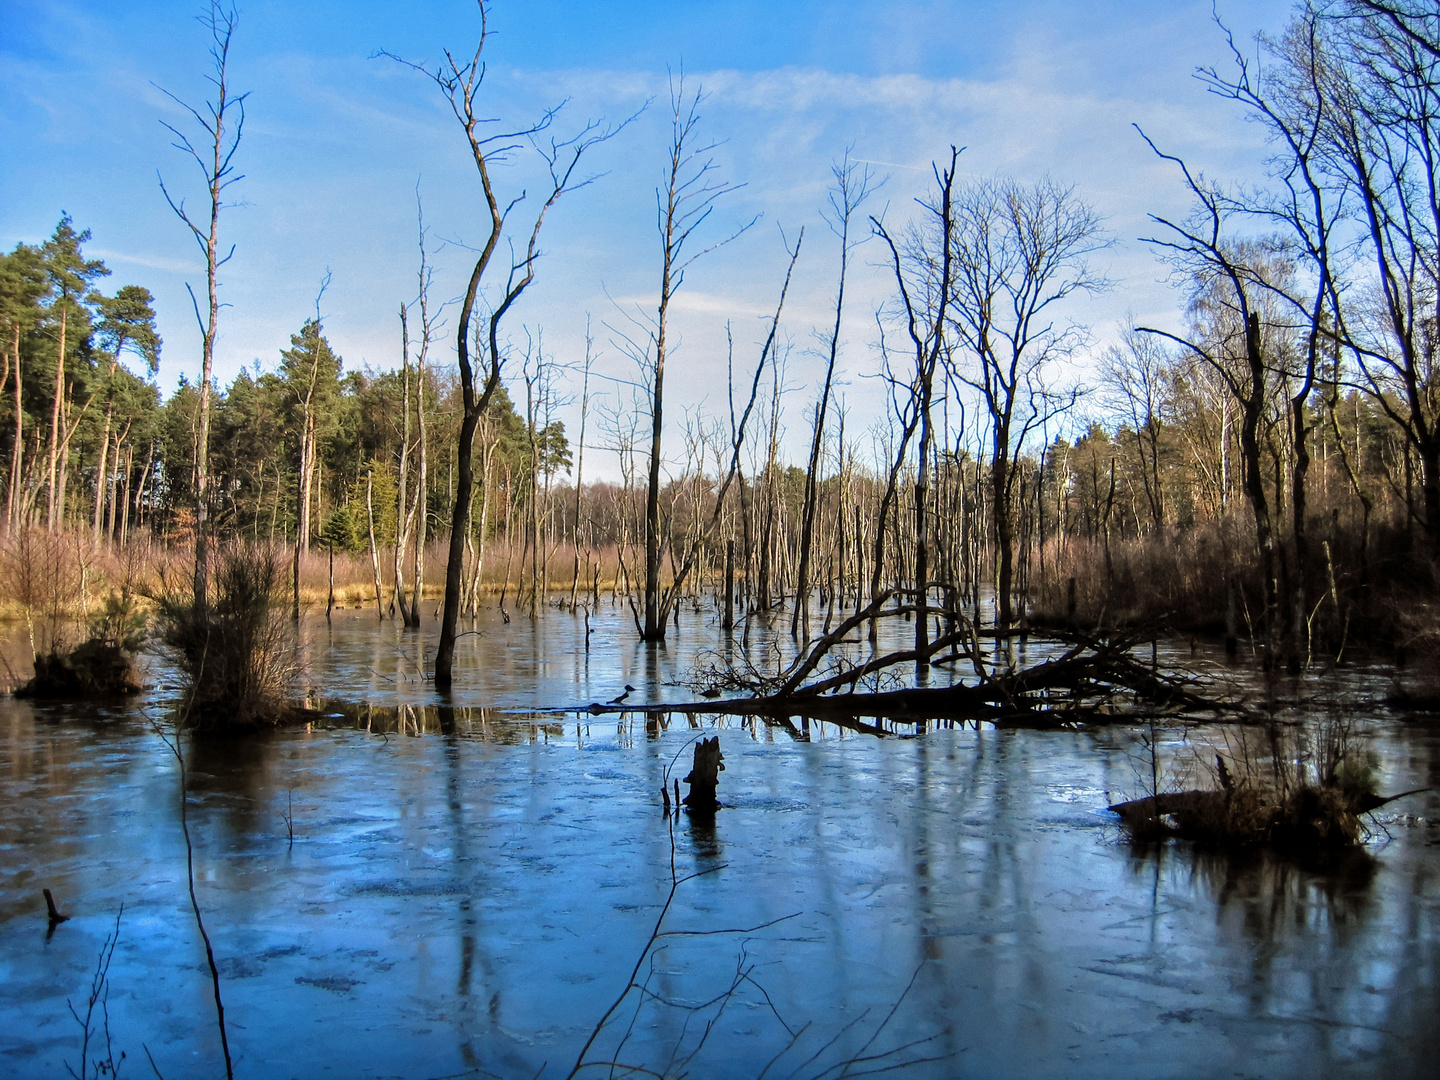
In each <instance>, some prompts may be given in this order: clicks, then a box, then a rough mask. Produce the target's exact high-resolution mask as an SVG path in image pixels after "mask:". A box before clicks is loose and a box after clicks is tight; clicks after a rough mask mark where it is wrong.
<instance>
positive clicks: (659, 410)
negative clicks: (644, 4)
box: [641, 73, 758, 641]
mask: <svg viewBox="0 0 1440 1080" xmlns="http://www.w3.org/2000/svg"><path fill="white" fill-rule="evenodd" d="M704 100H705V95H704V93H703V92H702V91H700V90H697V91H696V92H695V93H694V94H693V95H687V93H686V91H685V76H684V74H683V73H681V74H680V75H679V76H678V77H676V76H672V77H671V79H670V160H669V163H668V167H667V170H666V182H665V188H664V190H663V191H658V190H657V191H656V193H655V201H656V207H657V215H658V219H659V221H658V224H659V228H660V241H661V253H662V263H661V272H660V303H659V307H658V310H657V312H656V316H655V326H654V329H653V335H652V340H653V344H654V353H653V357H654V364H653V368H652V370H651V375H652V378H651V381H650V429H651V430H650V472H649V483H650V486H649V489H648V490H647V491H646V493H645V625H644V628H643V629H642V631H641V638H642V639H643V640H645V641H660V640H663V639H664V637H665V620H664V618H663V616H662V615H661V611H660V608H661V599H660V557H661V547H662V538H661V532H660V466H661V456H660V436H661V432H662V430H663V428H664V404H665V359H666V350H667V348H668V347H669V344H670V342H669V336H668V331H669V317H670V301H671V300H672V299H673V298H674V296H675V294H676V293H677V292H679V291H680V287H681V285H683V284H684V282H685V271H686V270H687V269H688V268H689V267H690V266H691V265H692V264H693V263H694V262H695V260H696V259H698V258H700V257H701V256H702V255H705V254H707V253H708V252H711V251H714V250H715V249H716V248H718V247H723V246H724V245H725V244H728V243H729V242H730V241H731V240H734V239H735V238H736V237H737V236H739V235H740V234H741V233H743V232H744V231H745V230H746V229H748V228H749V227H750V226H751V225H753V224H754V223H755V222H754V220H752V221H750V222H749V223H747V224H745V225H742V226H741V227H740V228H739V229H737V230H735V231H734V232H733V233H731V234H730V235H729V236H727V237H725V238H724V239H722V240H719V241H717V242H716V243H713V244H711V245H710V246H709V247H706V248H702V249H701V250H699V251H695V252H687V251H686V247H687V245H688V244H689V242H690V238H691V236H692V235H693V234H694V232H695V230H696V229H698V228H699V227H700V226H701V225H702V224H704V222H705V219H706V218H708V217H709V216H710V211H711V210H713V209H714V208H715V202H716V200H717V199H719V198H720V197H721V196H722V195H726V194H729V193H730V192H732V191H735V190H737V189H738V188H740V187H741V186H743V185H740V184H734V183H731V182H730V181H728V180H719V179H716V178H715V177H714V175H713V174H714V172H715V169H716V165H715V162H714V159H713V158H711V157H709V156H708V155H709V154H710V153H711V151H713V150H714V149H715V147H716V145H717V144H716V143H705V144H703V145H696V144H697V142H698V139H699V136H698V133H697V131H698V128H699V125H700V103H701V102H702V101H704ZM756 220H758V219H756Z"/></svg>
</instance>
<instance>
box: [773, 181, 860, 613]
mask: <svg viewBox="0 0 1440 1080" xmlns="http://www.w3.org/2000/svg"><path fill="white" fill-rule="evenodd" d="M831 173H832V174H833V175H834V177H835V183H834V184H833V185H832V186H831V188H830V199H829V201H830V214H829V216H828V223H829V225H830V230H831V231H832V232H833V233H835V235H836V236H837V237H839V239H840V281H839V283H838V284H837V285H836V287H835V322H834V324H833V325H832V326H831V328H830V334H829V336H828V337H827V338H825V339H824V341H823V346H824V349H825V379H824V381H823V382H822V383H821V384H820V400H819V401H818V402H817V403H816V405H815V428H814V432H813V433H812V436H811V440H810V462H809V467H808V468H807V470H806V472H805V503H804V507H803V509H802V511H801V522H800V569H799V571H798V574H797V578H796V581H797V584H796V603H795V610H794V612H793V613H792V614H791V618H790V634H791V636H792V637H793V636H794V635H795V634H796V632H797V630H798V628H799V625H800V623H801V622H805V623H806V624H807V625H806V628H805V633H806V634H807V635H808V634H809V632H810V629H809V626H808V623H809V614H810V547H811V543H812V541H813V536H814V531H815V508H816V505H817V504H818V502H819V490H820V451H821V448H822V447H823V446H824V439H825V418H826V414H827V413H828V411H829V408H830V391H831V387H832V385H833V384H834V381H835V361H836V359H837V358H838V356H839V355H840V322H841V319H842V318H843V316H844V314H845V274H846V271H847V270H848V269H849V266H850V253H851V251H853V250H854V249H855V247H856V246H858V244H859V243H863V242H864V241H863V240H861V241H855V240H852V239H851V238H850V219H851V218H852V217H853V216H854V215H855V212H856V211H857V210H859V209H860V207H861V206H862V205H863V204H864V202H865V200H866V199H867V198H868V197H869V195H870V192H871V190H872V189H873V187H874V186H875V183H874V177H873V176H872V174H871V172H870V169H869V167H868V166H867V167H865V168H861V167H860V166H859V165H858V163H856V162H853V161H851V160H850V156H849V155H848V154H847V155H846V156H845V159H844V160H843V161H842V162H841V163H840V164H838V165H835V166H833V167H832V169H831Z"/></svg>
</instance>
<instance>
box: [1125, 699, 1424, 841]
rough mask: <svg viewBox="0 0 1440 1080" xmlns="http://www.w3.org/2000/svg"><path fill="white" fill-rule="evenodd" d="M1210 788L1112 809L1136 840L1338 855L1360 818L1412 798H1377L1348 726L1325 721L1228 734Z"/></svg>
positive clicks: (1355, 835)
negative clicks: (1268, 847) (1335, 852)
mask: <svg viewBox="0 0 1440 1080" xmlns="http://www.w3.org/2000/svg"><path fill="white" fill-rule="evenodd" d="M1147 749H1148V751H1149V753H1150V755H1151V777H1152V780H1151V784H1152V786H1158V775H1159V770H1158V767H1157V763H1156V755H1157V754H1158V748H1157V747H1156V745H1155V739H1154V729H1153V728H1152V730H1151V736H1150V739H1149V741H1148V747H1147ZM1214 761H1215V764H1214V768H1213V770H1209V769H1208V768H1207V769H1206V770H1204V771H1209V772H1212V775H1213V777H1214V781H1215V785H1216V786H1214V787H1211V788H1204V789H1192V790H1187V791H1172V792H1156V793H1154V794H1151V795H1147V796H1145V797H1143V798H1140V799H1132V800H1130V801H1129V802H1122V803H1116V804H1115V805H1113V806H1111V807H1110V809H1111V810H1112V811H1114V812H1115V813H1116V814H1118V815H1119V816H1120V820H1121V822H1122V823H1123V825H1124V827H1125V830H1126V832H1127V833H1128V834H1129V835H1130V837H1131V838H1132V839H1133V840H1136V841H1137V842H1148V841H1153V840H1158V839H1164V838H1166V837H1171V836H1178V837H1182V838H1184V839H1187V840H1194V841H1196V842H1197V843H1201V844H1209V845H1218V846H1226V847H1234V846H1242V847H1243V846H1247V845H1255V844H1269V845H1272V846H1274V847H1277V848H1283V849H1309V848H1325V847H1346V846H1350V845H1354V844H1357V843H1359V842H1360V841H1361V840H1362V839H1363V838H1364V836H1365V835H1366V830H1365V826H1364V823H1363V822H1362V820H1361V819H1362V818H1363V816H1364V815H1366V814H1368V813H1370V812H1372V811H1374V810H1377V809H1379V808H1380V807H1382V806H1384V805H1385V804H1386V803H1389V802H1392V801H1394V800H1395V799H1400V798H1403V797H1404V796H1405V795H1413V794H1415V792H1411V791H1407V792H1403V793H1401V794H1399V795H1391V796H1388V797H1387V796H1382V795H1379V794H1377V793H1376V791H1375V776H1374V774H1373V772H1372V770H1371V763H1370V761H1369V760H1368V758H1367V756H1366V754H1365V752H1364V750H1363V748H1362V746H1361V744H1360V742H1359V740H1358V739H1357V738H1356V734H1355V732H1354V730H1353V726H1352V724H1351V723H1350V722H1349V721H1347V720H1344V719H1342V718H1338V717H1333V716H1332V717H1329V718H1326V719H1324V720H1321V721H1319V722H1317V723H1315V724H1311V725H1287V724H1283V723H1281V722H1280V721H1278V720H1275V719H1273V718H1272V719H1271V720H1269V721H1268V722H1267V723H1265V724H1263V725H1260V726H1255V727H1242V728H1238V729H1236V730H1235V731H1234V732H1233V733H1232V734H1231V735H1230V736H1228V738H1227V739H1226V740H1225V742H1224V744H1223V747H1221V748H1217V751H1216V753H1215V759H1214Z"/></svg>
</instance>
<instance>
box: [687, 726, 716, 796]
mask: <svg viewBox="0 0 1440 1080" xmlns="http://www.w3.org/2000/svg"><path fill="white" fill-rule="evenodd" d="M724 762H725V757H724V755H722V754H721V753H720V736H719V735H716V736H714V737H713V738H709V739H701V740H700V741H699V742H698V743H696V744H695V762H694V764H693V765H692V766H691V768H690V775H689V776H687V777H685V783H687V784H689V785H690V794H689V795H686V796H685V805H686V806H688V807H689V808H690V812H691V813H692V814H713V813H715V811H716V810H718V809H720V803H719V801H718V800H717V799H716V798H715V789H716V787H718V786H719V784H720V774H721V773H722V772H724V771H725V764H724Z"/></svg>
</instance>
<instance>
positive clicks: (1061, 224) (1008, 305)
mask: <svg viewBox="0 0 1440 1080" xmlns="http://www.w3.org/2000/svg"><path fill="white" fill-rule="evenodd" d="M948 243H949V245H950V247H951V249H952V252H953V254H952V258H953V260H954V264H955V266H954V293H953V296H952V298H951V315H950V324H951V326H952V327H953V329H954V332H955V335H956V343H957V352H958V354H959V355H957V356H956V357H955V358H954V359H955V361H956V366H955V367H954V369H953V370H954V372H955V374H956V376H957V377H958V378H959V380H960V381H962V382H964V383H966V384H967V385H969V386H970V387H972V388H973V389H974V390H976V391H977V392H978V393H979V394H980V399H981V402H982V404H983V406H984V409H985V411H986V413H987V414H988V417H989V421H990V487H991V498H992V501H993V513H994V522H995V524H994V528H995V546H996V564H997V565H996V570H995V597H996V622H997V623H998V625H999V627H1000V629H1002V630H1003V629H1005V628H1007V627H1009V626H1010V625H1011V624H1012V622H1013V621H1014V608H1013V593H1012V584H1013V580H1014V574H1015V515H1016V502H1015V494H1016V487H1015V485H1016V478H1017V472H1016V468H1015V466H1016V462H1017V461H1018V459H1019V455H1020V454H1021V453H1022V452H1023V448H1024V446H1025V443H1026V439H1027V438H1028V437H1029V435H1030V433H1031V432H1032V431H1034V430H1035V429H1036V428H1038V427H1039V426H1041V425H1042V424H1044V423H1045V421H1046V420H1047V419H1049V418H1051V417H1053V416H1054V415H1055V414H1056V413H1057V412H1058V411H1063V409H1065V408H1067V407H1068V405H1069V404H1071V403H1073V395H1060V396H1058V397H1057V395H1056V394H1055V393H1054V392H1053V388H1052V387H1051V386H1050V384H1049V380H1048V376H1047V369H1048V368H1050V367H1051V366H1052V365H1053V364H1054V362H1055V361H1058V360H1061V359H1063V358H1065V357H1068V356H1069V355H1070V354H1071V353H1072V352H1073V351H1074V350H1075V349H1076V348H1077V347H1078V346H1079V345H1080V344H1081V342H1082V341H1083V340H1084V331H1083V328H1081V327H1080V326H1078V325H1077V324H1076V323H1074V322H1072V321H1069V320H1068V319H1067V318H1066V317H1065V315H1064V314H1063V310H1057V309H1061V308H1062V305H1063V304H1064V302H1065V301H1066V300H1067V299H1069V298H1070V297H1072V296H1074V295H1075V294H1077V293H1092V294H1093V293H1096V292H1100V291H1103V290H1104V289H1106V288H1107V287H1108V284H1109V283H1108V282H1107V281H1106V280H1105V279H1104V278H1103V277H1101V276H1100V275H1099V274H1097V273H1094V272H1092V271H1091V269H1090V264H1089V256H1091V255H1092V254H1094V253H1095V252H1097V251H1099V250H1101V249H1103V248H1105V247H1107V246H1108V245H1109V243H1110V241H1109V240H1108V239H1107V238H1106V235H1105V232H1104V229H1103V227H1102V223H1101V219H1100V216H1099V215H1098V214H1097V213H1096V212H1095V210H1094V209H1092V208H1091V207H1090V206H1089V205H1088V204H1087V203H1086V202H1085V201H1084V200H1083V199H1081V198H1080V197H1079V196H1078V195H1076V194H1075V189H1074V188H1068V187H1062V186H1060V185H1059V184H1056V183H1055V182H1054V181H1053V180H1051V179H1049V178H1048V177H1047V178H1045V179H1042V180H1040V181H1038V182H1036V183H1034V184H1021V183H1019V182H1017V181H1015V180H1011V179H1007V178H996V179H993V180H978V181H974V182H972V183H970V184H967V185H966V186H965V187H964V188H963V189H962V190H961V191H960V192H959V193H957V195H956V198H955V212H954V225H953V228H952V231H951V233H950V235H949V237H948ZM962 361H964V362H962Z"/></svg>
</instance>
